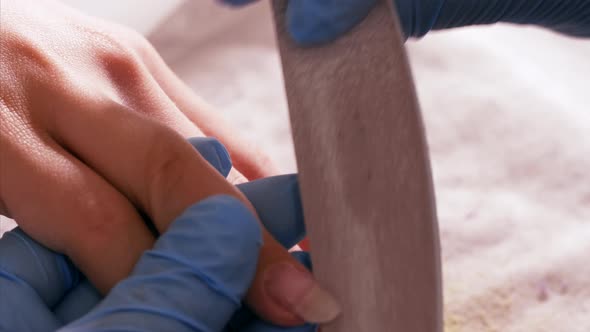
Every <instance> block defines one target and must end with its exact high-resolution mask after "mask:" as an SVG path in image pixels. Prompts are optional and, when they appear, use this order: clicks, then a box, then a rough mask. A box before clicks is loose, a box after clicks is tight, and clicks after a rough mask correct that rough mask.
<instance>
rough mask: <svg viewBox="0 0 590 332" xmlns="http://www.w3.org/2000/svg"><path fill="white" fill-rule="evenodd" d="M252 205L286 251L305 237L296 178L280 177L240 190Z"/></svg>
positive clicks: (246, 185) (259, 181)
mask: <svg viewBox="0 0 590 332" xmlns="http://www.w3.org/2000/svg"><path fill="white" fill-rule="evenodd" d="M237 187H238V189H240V191H242V193H244V195H245V196H246V197H247V198H248V200H249V201H250V202H251V203H252V205H253V206H254V208H255V209H256V212H257V213H258V216H259V217H260V221H261V222H262V224H263V225H264V228H266V230H267V231H268V232H269V233H270V234H271V235H272V236H273V237H274V238H275V239H276V240H277V241H279V243H281V244H282V245H283V246H284V247H285V248H291V247H293V246H294V245H295V244H297V243H298V242H299V241H301V239H303V237H304V236H305V223H304V219H303V210H302V207H301V198H300V196H299V183H298V182H297V175H296V174H289V175H279V176H273V177H269V178H264V179H260V180H255V181H251V182H248V183H243V184H240V185H238V186H237Z"/></svg>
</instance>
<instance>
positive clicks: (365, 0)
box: [223, 0, 590, 45]
mask: <svg viewBox="0 0 590 332" xmlns="http://www.w3.org/2000/svg"><path fill="white" fill-rule="evenodd" d="M223 2H224V3H226V4H230V5H243V4H246V3H250V2H252V1H251V0H250V1H249V0H224V1H223ZM376 2H377V0H291V1H289V5H288V9H287V25H288V30H289V32H290V34H291V36H292V37H293V39H294V40H295V41H296V42H298V43H299V44H301V45H315V44H323V43H326V42H330V41H332V40H334V39H336V38H337V37H338V36H340V35H342V34H344V33H346V32H347V31H349V30H350V29H352V28H353V27H354V26H356V25H357V24H358V23H359V22H360V21H362V20H363V19H364V18H365V17H366V16H367V14H368V13H369V11H370V10H371V8H373V6H374V5H375V4H376ZM394 3H395V5H396V7H397V11H398V14H399V18H400V24H401V27H402V31H403V32H404V34H405V36H407V37H422V36H424V35H425V34H427V33H428V32H429V31H430V30H433V29H434V30H440V29H449V28H454V27H462V26H468V25H479V24H492V23H497V22H507V23H516V24H535V25H540V26H544V27H547V28H550V29H553V30H555V31H559V32H563V33H566V34H569V35H572V36H579V37H590V1H588V0H486V1H480V0H396V1H394Z"/></svg>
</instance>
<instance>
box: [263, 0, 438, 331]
mask: <svg viewBox="0 0 590 332" xmlns="http://www.w3.org/2000/svg"><path fill="white" fill-rule="evenodd" d="M286 6H287V1H284V0H274V1H273V10H274V14H275V24H276V30H277V38H278V44H279V50H280V54H281V60H282V65H283V74H284V79H285V90H286V94H287V100H288V105H289V114H290V118H291V127H292V132H293V138H294V143H295V152H296V156H297V163H298V169H299V174H300V175H299V176H300V185H301V192H302V202H303V207H304V215H305V219H306V227H307V234H308V236H309V239H310V244H311V250H312V258H313V266H314V275H315V276H316V277H317V279H318V280H319V281H320V282H321V283H322V284H323V285H325V287H326V288H327V290H328V291H330V292H332V293H333V294H334V295H335V296H336V298H337V299H338V300H339V301H340V303H341V305H342V314H341V315H340V316H339V317H338V318H337V319H336V320H335V321H333V322H331V323H329V324H325V326H322V332H353V331H354V332H358V331H404V332H421V331H424V332H437V331H442V290H441V264H440V244H439V237H438V225H437V219H436V209H435V203H434V194H433V186H432V176H431V171H430V162H429V159H428V151H427V146H426V140H425V137H424V130H423V125H422V120H421V115H420V110H419V107H418V101H417V98H416V92H415V88H414V84H413V80H412V75H411V72H410V68H409V65H408V61H407V57H406V53H405V50H404V46H403V38H402V37H401V34H400V28H399V24H398V22H397V15H396V14H395V12H392V10H393V8H391V7H392V6H390V5H388V3H387V1H380V3H379V4H378V5H377V6H376V7H375V8H374V9H373V10H372V11H371V12H370V13H369V15H368V16H367V17H366V18H365V20H364V21H363V22H361V23H360V24H359V25H358V26H356V27H355V28H354V29H353V30H352V31H350V32H349V33H347V34H346V35H344V36H342V37H340V38H338V39H337V40H335V41H334V42H332V43H330V44H327V45H322V46H317V47H300V46H298V45H296V44H295V42H293V41H292V40H291V38H290V36H289V34H288V32H287V31H286V30H285V27H286V22H285V20H286V18H285V10H286Z"/></svg>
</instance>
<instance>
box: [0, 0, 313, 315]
mask: <svg viewBox="0 0 590 332" xmlns="http://www.w3.org/2000/svg"><path fill="white" fill-rule="evenodd" d="M1 7H2V9H1V10H0V21H1V24H0V34H1V36H2V37H1V38H0V49H1V50H2V52H0V63H1V64H2V65H1V66H0V86H1V89H0V160H1V161H2V162H1V163H0V214H3V215H6V216H10V217H12V218H13V219H15V220H16V222H17V224H18V225H19V227H20V228H21V229H22V230H23V231H25V232H26V233H27V234H28V235H29V236H31V237H32V238H34V239H35V240H36V241H39V242H40V243H41V244H43V245H44V246H47V247H48V248H50V249H52V250H55V251H58V252H60V253H64V254H65V255H67V256H68V257H70V258H71V259H72V261H73V262H74V263H75V265H76V266H77V267H78V268H79V269H80V270H81V271H82V272H83V273H84V274H85V275H86V276H87V277H88V278H89V279H90V281H91V282H92V284H93V285H95V286H96V287H97V288H98V289H99V290H100V291H101V292H102V293H103V294H104V293H107V292H108V291H109V290H110V288H111V287H113V286H114V285H115V284H116V283H117V282H119V281H120V280H122V279H124V278H125V277H127V276H128V275H129V273H130V272H131V270H132V267H133V266H134V265H135V264H136V262H137V261H138V259H139V257H140V256H141V254H142V253H143V252H144V251H145V250H147V249H149V248H151V247H152V246H153V244H154V242H155V236H154V234H153V232H152V231H150V229H148V227H146V226H145V220H146V219H147V220H149V221H150V223H151V224H153V226H154V228H155V230H157V231H158V232H162V233H163V232H164V231H165V230H166V229H167V228H168V225H169V224H170V223H171V222H172V221H173V220H175V218H176V217H178V216H179V215H180V214H181V213H182V212H183V211H185V210H186V209H187V208H188V207H189V206H192V205H193V204H194V203H195V202H198V201H200V200H203V199H204V198H206V197H210V196H214V195H218V194H226V195H230V196H234V197H237V198H239V199H241V200H243V201H244V202H245V204H246V205H247V206H249V207H250V208H251V209H253V208H252V207H251V205H250V204H249V203H248V202H247V200H246V198H245V197H244V196H243V195H242V194H241V193H240V192H239V190H237V189H236V188H235V187H234V186H232V185H231V184H230V183H228V182H227V181H226V180H225V179H224V177H223V176H221V175H219V174H218V173H217V172H215V170H213V169H212V168H211V167H210V165H209V164H208V163H207V162H206V161H205V160H204V159H203V158H202V157H201V156H200V155H199V154H197V153H195V152H194V149H193V148H192V146H191V145H190V144H188V143H187V142H186V140H185V137H188V136H199V135H201V134H202V133H201V130H202V131H203V132H205V133H206V134H215V135H218V136H220V137H221V139H222V140H225V142H226V143H227V144H228V146H229V147H230V149H231V150H233V151H232V153H234V157H235V158H234V159H236V163H237V167H238V168H240V169H241V170H243V171H244V172H245V173H246V175H247V176H250V177H258V176H261V175H264V174H265V172H263V171H262V168H265V166H263V164H265V163H264V162H262V163H259V162H258V161H260V160H264V158H263V159H259V158H258V156H259V154H258V153H257V152H256V151H255V150H252V149H250V148H249V147H248V145H247V144H246V143H243V142H242V143H239V142H240V140H239V139H238V138H236V137H235V135H234V132H233V131H231V130H225V129H222V128H225V127H223V126H222V125H221V126H222V127H219V126H220V124H219V121H218V118H217V117H215V116H214V115H213V113H212V111H211V110H210V108H208V106H207V105H205V104H204V103H203V102H202V101H201V100H200V99H198V98H197V97H196V96H194V95H193V94H192V93H191V92H190V90H189V89H188V88H186V87H185V86H184V85H183V84H182V83H181V82H180V80H179V79H178V78H177V77H176V76H175V75H174V74H173V73H172V72H171V71H170V70H169V69H168V68H167V67H166V65H165V64H164V62H163V61H162V60H161V59H160V57H159V56H158V54H157V53H156V51H155V50H154V49H153V48H152V47H151V45H150V44H149V43H148V42H147V41H146V40H145V39H144V38H143V37H141V36H139V35H138V34H137V33H135V32H132V31H130V30H128V29H126V28H123V27H120V26H117V25H114V24H109V23H106V22H103V21H99V20H96V19H94V18H91V17H87V16H84V15H82V14H81V13H78V12H76V11H74V10H72V9H69V8H68V7H66V6H64V5H63V4H61V3H60V2H57V1H52V0H3V1H2V6H1ZM222 150H223V151H225V150H224V149H222ZM226 160H229V159H228V158H226ZM256 165H258V166H260V167H258V166H256ZM228 167H229V166H228ZM257 167H258V168H257ZM257 169H258V170H259V171H257ZM152 230H153V229H152ZM263 237H264V244H263V247H262V248H261V251H260V258H259V264H258V270H257V274H256V276H257V277H256V278H255V281H254V282H253V283H252V288H251V290H250V291H249V293H248V296H247V298H248V303H249V304H250V305H252V307H254V308H255V309H256V310H257V312H259V313H261V314H263V315H264V317H265V318H267V319H269V320H271V321H274V322H283V323H285V324H289V323H290V324H295V323H297V322H301V318H302V317H301V315H297V313H295V312H293V311H285V310H283V309H281V308H280V307H278V306H276V305H274V300H272V299H270V298H269V296H268V295H267V293H266V292H265V291H264V280H263V275H264V271H266V268H268V267H269V266H271V265H273V264H276V263H278V262H289V264H291V265H292V266H293V267H295V269H298V271H299V270H302V271H305V269H304V267H303V266H301V265H300V264H299V263H298V262H297V261H296V260H294V259H292V257H291V256H290V255H289V254H288V252H287V251H286V250H284V248H282V247H281V246H280V244H278V243H277V242H276V241H275V240H274V239H272V237H271V236H270V235H269V233H268V232H266V231H265V230H263ZM305 273H307V272H305ZM303 318H304V317H303Z"/></svg>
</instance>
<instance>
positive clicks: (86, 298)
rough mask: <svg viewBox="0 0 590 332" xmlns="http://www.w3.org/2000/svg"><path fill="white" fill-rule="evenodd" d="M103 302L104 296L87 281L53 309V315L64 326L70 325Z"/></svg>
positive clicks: (70, 292)
mask: <svg viewBox="0 0 590 332" xmlns="http://www.w3.org/2000/svg"><path fill="white" fill-rule="evenodd" d="M101 300H102V295H100V293H99V292H98V290H96V288H95V287H94V286H92V284H91V283H90V282H89V281H88V280H87V279H83V280H82V281H80V283H79V284H78V286H76V287H75V288H74V289H72V290H71V291H69V292H68V293H67V294H66V296H65V297H64V298H63V299H62V301H61V302H60V303H59V304H58V305H57V306H56V307H55V308H54V309H53V313H54V314H55V316H56V317H57V318H58V319H59V321H60V322H61V323H62V325H64V324H68V323H70V322H72V321H74V320H76V319H78V318H80V317H82V316H84V315H85V314H87V313H88V312H89V311H90V310H92V308H94V307H95V306H96V305H97V304H98V303H99V302H100V301H101Z"/></svg>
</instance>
